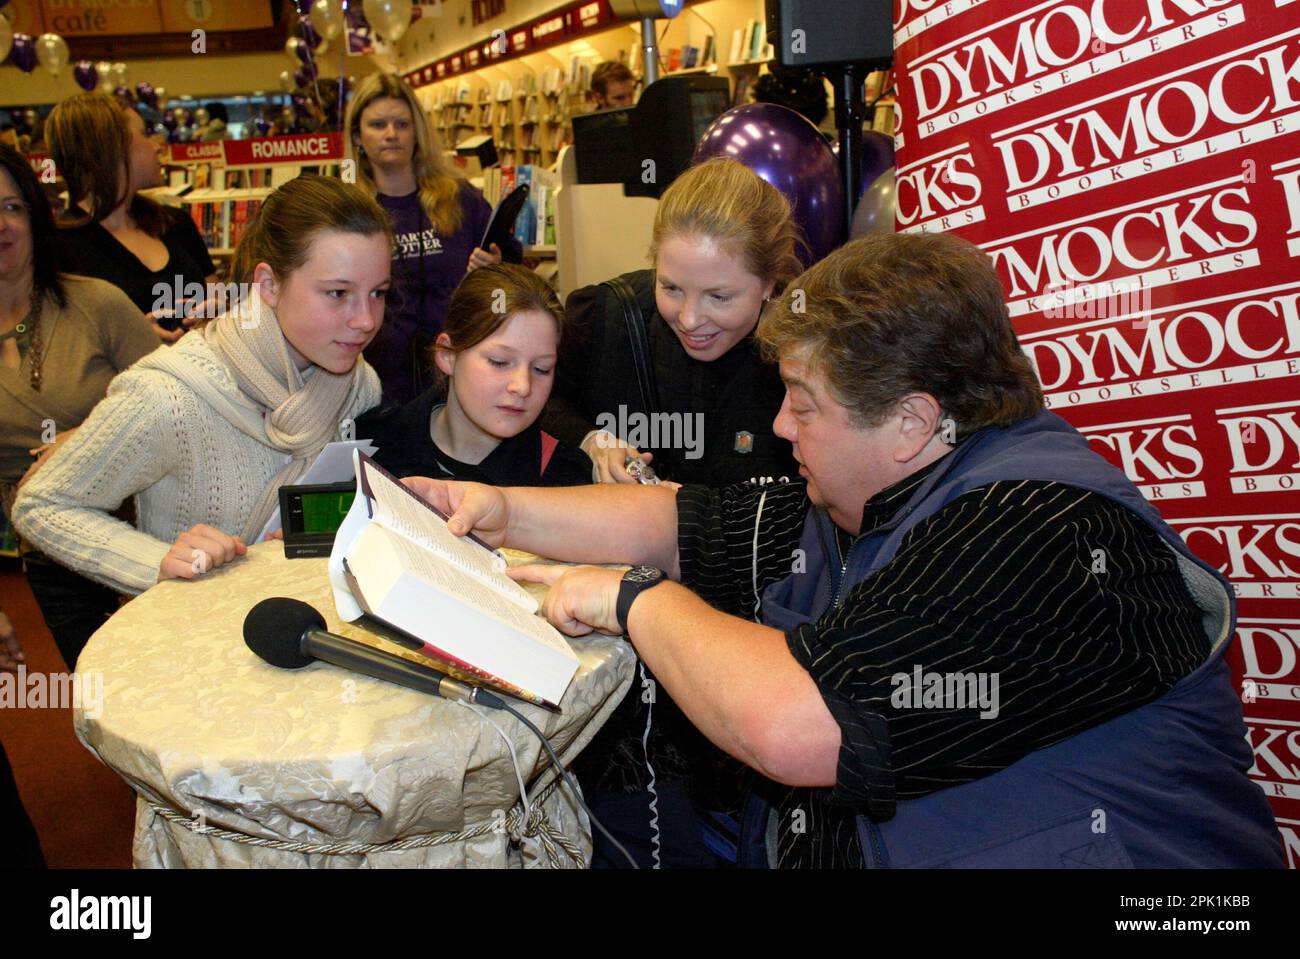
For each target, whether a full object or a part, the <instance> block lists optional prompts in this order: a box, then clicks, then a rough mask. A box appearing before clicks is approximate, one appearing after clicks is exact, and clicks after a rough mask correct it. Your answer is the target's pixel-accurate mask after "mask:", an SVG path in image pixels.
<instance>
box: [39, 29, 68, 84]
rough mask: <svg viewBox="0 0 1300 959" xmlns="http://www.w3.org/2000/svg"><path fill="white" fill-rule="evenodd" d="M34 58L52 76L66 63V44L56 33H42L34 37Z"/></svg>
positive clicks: (57, 73) (56, 74)
mask: <svg viewBox="0 0 1300 959" xmlns="http://www.w3.org/2000/svg"><path fill="white" fill-rule="evenodd" d="M36 59H37V61H39V62H40V65H41V66H43V67H44V68H45V69H46V70H49V71H50V74H51V75H52V76H56V77H57V76H58V75H59V72H60V71H61V70H62V69H63V68H64V67H66V66H67V65H68V44H67V41H66V40H64V39H63V38H62V37H61V36H59V35H58V34H57V33H42V34H41V35H40V36H39V37H37V38H36Z"/></svg>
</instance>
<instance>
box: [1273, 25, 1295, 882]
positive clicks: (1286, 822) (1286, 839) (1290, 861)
mask: <svg viewBox="0 0 1300 959" xmlns="http://www.w3.org/2000/svg"><path fill="white" fill-rule="evenodd" d="M1276 2H1277V5H1278V6H1279V7H1280V6H1283V5H1284V4H1287V3H1291V2H1292V0H1276ZM1277 828H1278V831H1279V832H1280V833H1281V834H1282V848H1283V849H1285V850H1286V867H1287V868H1288V869H1300V822H1298V821H1296V820H1294V819H1283V818H1282V817H1281V816H1278V817H1277Z"/></svg>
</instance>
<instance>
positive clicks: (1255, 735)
mask: <svg viewBox="0 0 1300 959" xmlns="http://www.w3.org/2000/svg"><path fill="white" fill-rule="evenodd" d="M1243 718H1244V719H1245V722H1246V742H1248V743H1249V744H1250V749H1251V752H1252V753H1254V754H1255V762H1254V764H1253V765H1252V766H1251V767H1250V771H1249V773H1248V774H1247V775H1249V776H1250V777H1252V778H1253V779H1256V780H1260V779H1263V780H1265V782H1261V783H1260V785H1261V786H1267V787H1269V788H1266V789H1265V790H1264V791H1265V793H1267V794H1268V795H1270V796H1283V795H1285V796H1287V797H1289V798H1294V799H1300V789H1297V788H1296V787H1295V786H1294V785H1292V784H1289V783H1279V782H1276V781H1275V780H1276V779H1289V780H1300V763H1298V762H1297V760H1298V759H1300V728H1297V727H1300V723H1297V722H1294V721H1292V720H1289V719H1263V718H1256V717H1253V716H1245V717H1243ZM1284 786H1285V787H1286V788H1287V789H1288V790H1289V791H1280V790H1281V789H1282V787H1284ZM1275 788H1276V790H1278V791H1275Z"/></svg>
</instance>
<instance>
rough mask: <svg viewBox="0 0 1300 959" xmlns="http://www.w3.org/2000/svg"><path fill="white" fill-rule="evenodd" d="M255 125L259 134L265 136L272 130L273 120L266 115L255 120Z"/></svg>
mask: <svg viewBox="0 0 1300 959" xmlns="http://www.w3.org/2000/svg"><path fill="white" fill-rule="evenodd" d="M253 127H254V129H256V130H257V135H258V136H260V137H264V136H266V135H267V134H268V133H270V132H271V121H270V120H268V119H267V118H266V117H258V118H257V119H256V120H254V121H253Z"/></svg>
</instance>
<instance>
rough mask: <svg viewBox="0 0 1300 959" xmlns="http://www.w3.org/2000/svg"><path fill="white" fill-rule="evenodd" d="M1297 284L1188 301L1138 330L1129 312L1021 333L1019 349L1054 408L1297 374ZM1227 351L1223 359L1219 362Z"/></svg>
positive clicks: (1299, 346) (1299, 341)
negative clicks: (1126, 315)
mask: <svg viewBox="0 0 1300 959" xmlns="http://www.w3.org/2000/svg"><path fill="white" fill-rule="evenodd" d="M1298 287H1300V284H1298V283H1291V284H1284V285H1282V286H1277V287H1268V288H1264V289H1260V290H1243V291H1240V292H1237V293H1232V294H1228V295H1225V296H1218V297H1209V298H1207V299H1204V300H1198V301H1192V302H1189V303H1186V304H1184V305H1182V306H1179V307H1173V308H1171V310H1172V312H1170V313H1167V314H1166V315H1164V316H1153V317H1151V318H1150V319H1149V322H1147V323H1146V324H1145V325H1144V326H1141V327H1137V328H1135V326H1134V324H1132V323H1129V322H1125V321H1126V320H1128V319H1129V318H1128V317H1118V318H1114V319H1109V320H1104V321H1101V324H1104V325H1099V324H1098V323H1080V324H1077V325H1075V326H1073V327H1063V328H1061V329H1056V330H1046V331H1040V332H1037V333H1023V334H1021V335H1020V343H1021V348H1022V349H1023V350H1024V352H1025V354H1026V355H1027V356H1028V357H1029V361H1030V363H1032V364H1033V366H1034V370H1035V372H1036V373H1037V374H1038V378H1039V380H1040V381H1041V382H1042V384H1043V390H1044V392H1045V394H1046V395H1045V397H1044V398H1045V400H1046V401H1047V405H1048V407H1049V408H1052V409H1056V408H1059V407H1063V406H1081V405H1085V404H1088V403H1097V402H1105V401H1108V400H1118V399H1130V398H1133V397H1139V396H1156V395H1162V394H1166V393H1176V392H1181V391H1183V390H1188V389H1204V388H1208V387H1216V386H1226V385H1229V384H1242V383H1253V382H1256V381H1258V380H1266V379H1275V378H1280V377H1286V376H1296V375H1300V359H1297V358H1295V357H1296V355H1300V291H1298V290H1297V288H1298ZM1279 291H1286V292H1279ZM1225 306H1226V307H1227V308H1226V309H1225V308H1224V307H1225ZM1203 307H1210V308H1211V309H1208V310H1207V309H1203ZM1225 357H1228V358H1229V361H1228V363H1227V364H1225V365H1222V366H1217V364H1220V363H1223V361H1224V358H1225ZM1288 357H1290V358H1288ZM1233 360H1246V361H1247V362H1246V363H1244V364H1241V363H1234V362H1232V361H1233ZM1185 370H1190V371H1194V372H1183V371H1185ZM1091 384H1106V385H1102V386H1092V385H1091ZM1056 391H1059V392H1056Z"/></svg>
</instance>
